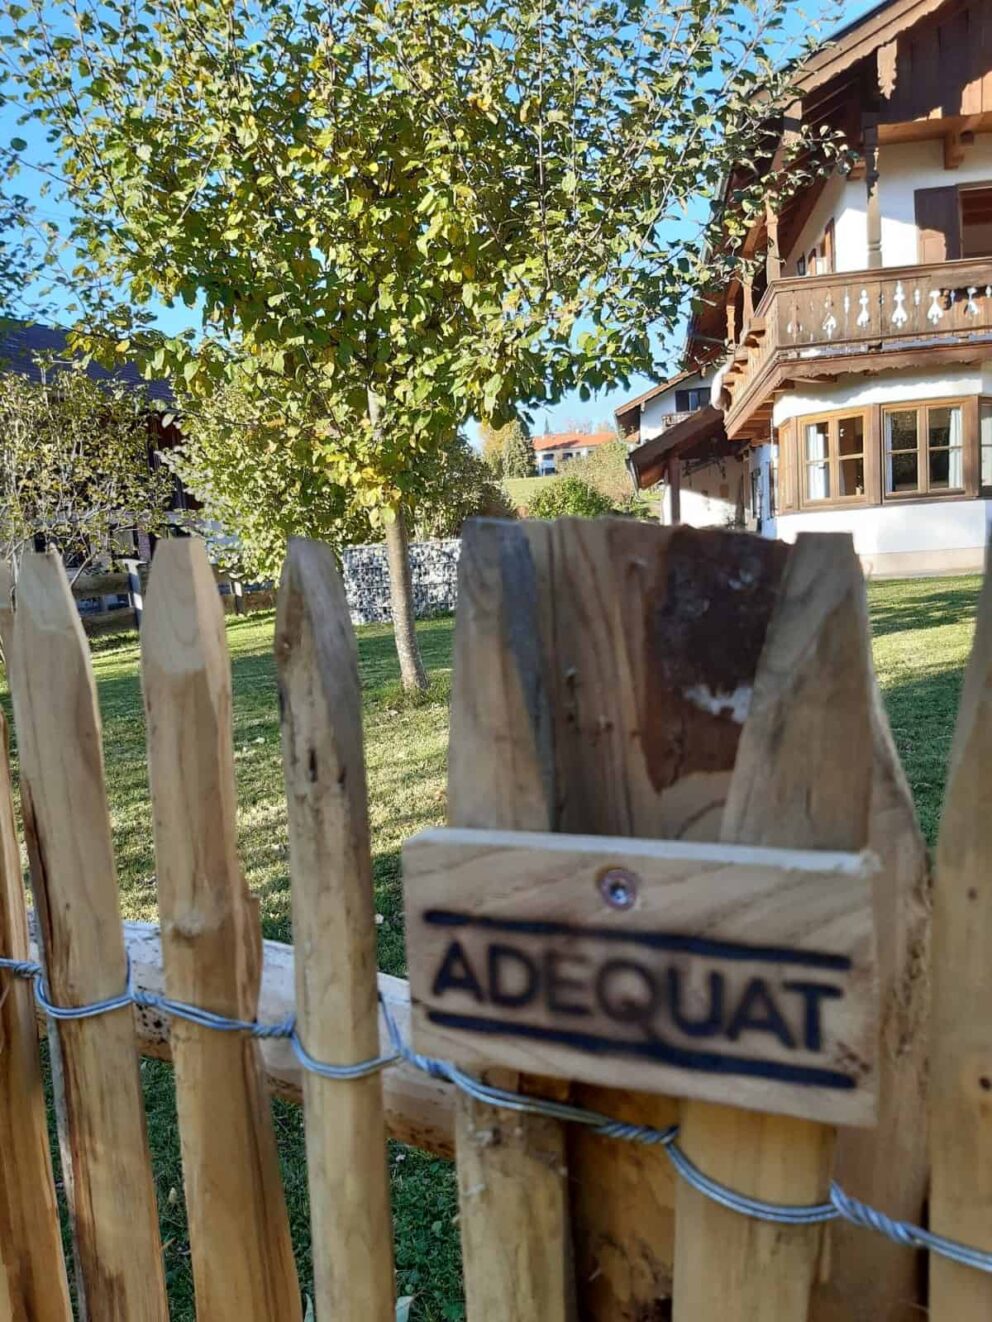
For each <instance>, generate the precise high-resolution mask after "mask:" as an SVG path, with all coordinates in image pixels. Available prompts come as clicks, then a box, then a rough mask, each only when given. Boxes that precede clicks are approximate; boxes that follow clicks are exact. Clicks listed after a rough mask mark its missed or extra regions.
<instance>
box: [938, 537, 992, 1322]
mask: <svg viewBox="0 0 992 1322" xmlns="http://www.w3.org/2000/svg"><path fill="white" fill-rule="evenodd" d="M990 863H992V554H990V556H989V558H988V560H987V562H986V569H985V581H984V584H983V586H982V594H981V598H980V600H979V603H978V619H977V623H976V628H975V641H974V645H973V647H972V652H971V660H970V661H969V663H968V669H967V672H966V674H965V680H964V689H963V692H962V695H961V706H960V709H959V711H958V719H957V726H956V728H955V731H954V742H953V745H952V748H951V761H950V769H949V772H948V778H947V788H946V790H945V792H944V813H943V817H942V819H941V823H940V838H939V841H938V845H937V874H936V883H935V886H934V915H933V1027H932V1033H931V1069H930V1156H931V1164H932V1183H931V1192H930V1226H931V1229H933V1230H934V1231H936V1232H937V1234H939V1235H947V1236H949V1237H950V1238H951V1239H957V1240H961V1241H962V1242H964V1243H965V1244H969V1245H971V1246H972V1247H974V1248H978V1249H985V1250H986V1252H988V1251H992V878H990V876H989V865H990ZM930 1317H931V1319H932V1322H979V1320H981V1322H987V1319H988V1318H989V1317H992V1275H990V1274H989V1273H988V1272H980V1271H975V1270H974V1269H973V1268H971V1267H964V1266H961V1265H959V1264H957V1263H953V1262H949V1261H948V1260H947V1259H946V1258H941V1257H938V1256H937V1255H936V1254H931V1256H930Z"/></svg>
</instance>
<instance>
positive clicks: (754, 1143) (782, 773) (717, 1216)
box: [675, 534, 872, 1322]
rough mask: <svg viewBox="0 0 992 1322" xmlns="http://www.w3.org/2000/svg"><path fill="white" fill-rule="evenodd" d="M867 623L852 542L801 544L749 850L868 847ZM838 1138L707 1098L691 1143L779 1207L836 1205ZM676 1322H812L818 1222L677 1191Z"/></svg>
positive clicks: (739, 835) (750, 776) (772, 681)
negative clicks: (760, 1214)
mask: <svg viewBox="0 0 992 1322" xmlns="http://www.w3.org/2000/svg"><path fill="white" fill-rule="evenodd" d="M870 694H871V680H870V670H869V651H868V623H867V608H866V604H865V593H864V582H863V578H862V574H861V568H860V565H859V562H858V560H857V557H856V556H855V554H854V549H853V546H852V544H851V541H850V539H849V538H848V537H841V536H834V535H830V534H826V535H817V534H812V535H807V536H803V537H800V538H799V540H798V541H797V543H796V546H795V548H794V550H793V552H792V554H791V556H790V559H789V564H788V567H787V569H786V572H785V575H784V578H783V581H782V587H781V591H780V595H779V600H778V603H777V605H776V608H775V611H774V613H773V615H772V619H771V622H770V624H769V628H768V635H767V638H766V641H765V646H764V649H763V651H762V655H761V660H760V662H759V666H758V672H757V675H756V678H755V684H754V694H753V697H752V700H751V708H750V712H749V715H748V718H747V721H746V722H745V725H744V729H743V731H742V733H741V740H740V747H739V749H738V753H737V761H736V764H735V767H734V775H733V779H732V781H731V785H730V792H729V795H728V798H727V804H726V809H725V813H724V822H723V829H722V837H723V839H724V840H726V841H733V842H737V843H741V844H756V845H778V846H786V845H788V846H791V847H794V848H809V849H846V850H857V849H861V848H863V847H864V845H865V843H866V841H867V838H868V808H869V798H870V793H871V776H872V747H871V740H870V738H869V737H867V735H868V731H869V730H870ZM834 1132H835V1131H834V1130H833V1129H831V1128H829V1127H827V1126H824V1125H818V1124H814V1123H813V1122H811V1121H804V1120H797V1119H791V1118H783V1117H781V1116H771V1115H762V1114H760V1113H757V1112H746V1111H741V1110H738V1109H735V1108H732V1107H729V1106H718V1105H714V1104H712V1103H707V1102H695V1101H691V1102H686V1103H685V1104H684V1105H683V1107H682V1120H681V1131H680V1141H681V1144H682V1147H683V1149H684V1151H685V1153H686V1155H687V1156H688V1157H689V1158H690V1159H691V1160H692V1161H693V1162H695V1163H696V1165H697V1166H699V1167H700V1168H701V1169H702V1170H703V1171H705V1172H706V1174H707V1175H709V1176H710V1177H712V1178H713V1179H716V1180H718V1181H720V1182H721V1183H724V1184H727V1185H729V1186H731V1187H732V1188H734V1189H735V1190H737V1191H738V1192H740V1193H743V1194H747V1195H751V1196H752V1197H756V1198H763V1199H767V1200H770V1201H772V1202H783V1203H797V1204H805V1203H816V1202H823V1201H825V1200H826V1199H827V1196H828V1194H829V1185H830V1172H831V1164H832V1159H833V1148H834ZM676 1206H677V1227H676V1238H675V1250H676V1260H675V1320H676V1322H753V1319H755V1318H759V1317H760V1318H761V1319H762V1320H763V1322H805V1319H806V1318H807V1316H808V1314H809V1306H810V1300H811V1295H812V1291H813V1285H814V1281H815V1277H816V1273H817V1267H818V1264H819V1259H820V1253H821V1246H822V1239H823V1228H822V1227H821V1226H800V1227H795V1226H779V1225H772V1224H769V1223H767V1222H762V1221H759V1220H755V1219H752V1218H749V1217H744V1216H740V1215H739V1214H737V1213H734V1212H731V1211H729V1210H728V1209H726V1208H724V1207H722V1206H720V1205H719V1204H717V1203H714V1202H712V1201H711V1200H709V1199H707V1198H706V1197H705V1195H703V1194H701V1193H699V1192H698V1191H697V1190H695V1189H693V1188H692V1187H690V1186H689V1185H688V1184H686V1183H685V1182H680V1184H679V1187H678V1194H677V1205H676Z"/></svg>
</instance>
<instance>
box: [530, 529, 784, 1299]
mask: <svg viewBox="0 0 992 1322" xmlns="http://www.w3.org/2000/svg"><path fill="white" fill-rule="evenodd" d="M524 527H525V528H526V530H527V532H528V536H529V537H530V538H531V539H532V543H533V541H537V542H538V543H539V544H541V545H542V546H543V548H544V549H543V551H542V553H541V556H540V559H539V560H538V564H539V565H540V566H541V567H542V573H541V575H540V578H541V582H542V592H543V603H542V605H543V609H542V616H541V620H542V626H543V628H544V632H545V638H544V645H545V648H546V650H547V654H548V656H549V658H550V662H551V672H552V676H553V682H554V695H553V702H552V711H553V714H554V743H555V777H556V798H555V805H556V813H555V828H556V829H558V830H563V831H574V832H580V833H591V834H597V835H599V834H605V835H633V836H641V837H645V838H673V839H689V840H707V839H709V840H713V839H715V838H716V836H717V834H718V830H719V823H720V819H721V815H722V811H723V802H724V798H725V796H726V791H727V785H728V782H729V777H730V771H731V769H732V767H733V764H734V757H735V754H736V751H737V742H738V738H739V736H740V727H741V722H742V720H743V716H744V713H745V712H746V710H747V706H748V703H749V701H750V693H751V685H752V683H753V679H754V672H755V668H756V666H757V661H758V656H759V654H760V652H761V647H762V644H763V642H764V636H765V628H766V626H767V622H768V617H769V614H770V611H771V608H772V603H773V602H774V599H775V592H776V588H777V585H778V581H779V578H780V576H781V572H782V568H783V566H784V564H785V560H786V557H787V555H788V550H787V548H786V547H784V546H782V545H780V544H777V543H774V542H768V541H762V540H761V539H759V538H752V537H740V536H736V535H734V534H731V533H723V532H715V531H714V532H694V531H693V530H691V529H682V528H679V529H667V528H660V527H658V526H657V525H651V524H646V523H635V522H633V521H630V520H612V519H597V520H589V519H565V520H561V521H559V522H558V523H555V524H549V525H541V524H532V523H527V524H525V525H524ZM575 1097H576V1100H577V1101H579V1102H580V1103H582V1104H584V1105H587V1106H590V1107H592V1108H593V1109H595V1110H598V1111H602V1112H605V1113H608V1114H610V1115H617V1116H619V1117H621V1118H623V1119H626V1120H630V1121H633V1122H640V1123H644V1124H652V1125H656V1126H658V1127H664V1126H666V1125H669V1124H672V1123H673V1122H674V1121H675V1120H677V1118H678V1108H677V1104H676V1103H675V1102H674V1101H673V1100H671V1099H668V1098H663V1097H657V1096H649V1095H647V1094H641V1093H624V1092H621V1091H619V1090H615V1089H604V1088H599V1087H593V1086H589V1085H584V1086H582V1087H580V1088H577V1089H576V1090H575ZM569 1167H570V1172H571V1176H572V1224H573V1235H574V1240H575V1252H576V1277H577V1282H578V1293H579V1299H580V1309H581V1313H582V1315H583V1317H585V1318H588V1319H595V1322H607V1320H608V1322H643V1320H644V1319H654V1318H656V1317H657V1318H661V1317H663V1316H664V1315H665V1309H666V1308H667V1302H666V1301H667V1300H668V1299H669V1298H670V1296H671V1289H672V1261H673V1251H674V1250H673V1236H674V1211H673V1209H674V1200H675V1190H674V1180H673V1175H672V1171H671V1167H670V1166H669V1163H668V1161H667V1159H666V1157H665V1156H664V1154H663V1153H660V1152H658V1151H654V1152H652V1151H650V1150H648V1149H646V1148H642V1147H639V1146H637V1145H636V1144H617V1143H616V1142H613V1141H611V1140H609V1139H602V1138H597V1137H595V1136H593V1135H591V1134H588V1133H585V1132H580V1131H575V1132H572V1133H570V1134H569Z"/></svg>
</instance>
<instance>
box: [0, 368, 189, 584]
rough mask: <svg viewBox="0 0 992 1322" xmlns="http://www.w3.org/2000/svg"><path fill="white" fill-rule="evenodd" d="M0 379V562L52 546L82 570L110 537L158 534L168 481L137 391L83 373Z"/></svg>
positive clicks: (105, 550)
mask: <svg viewBox="0 0 992 1322" xmlns="http://www.w3.org/2000/svg"><path fill="white" fill-rule="evenodd" d="M39 370H40V373H41V379H40V380H39V381H33V380H31V379H29V378H28V377H27V376H24V375H22V374H21V373H17V372H2V373H0V435H2V436H3V445H2V446H0V557H2V558H3V559H5V560H8V561H12V562H14V563H15V564H16V562H17V560H18V559H19V557H20V554H21V552H22V551H23V550H24V548H25V547H27V546H30V545H31V544H32V543H34V542H38V541H40V542H43V543H44V544H45V545H46V546H53V547H55V548H56V549H57V550H58V551H59V552H60V553H61V554H62V555H63V556H64V557H65V558H66V560H67V561H68V562H69V563H70V564H71V565H72V566H73V567H74V568H75V570H76V572H77V573H78V572H80V571H81V570H82V569H83V568H84V567H85V566H86V565H87V564H89V563H90V562H91V561H92V560H93V559H94V558H96V557H98V556H106V557H109V558H112V557H113V556H114V554H115V551H116V544H115V538H116V536H117V534H119V533H121V532H124V531H129V530H131V529H142V530H144V531H147V532H159V531H161V530H162V529H163V527H164V525H165V522H166V511H167V509H168V502H169V496H170V494H171V491H172V477H171V475H170V474H169V472H168V471H167V470H166V469H164V468H161V467H158V468H155V469H153V468H152V466H151V464H150V462H149V459H150V446H149V404H148V402H147V400H146V399H145V397H144V394H143V392H141V391H135V390H134V387H133V386H128V385H124V384H123V383H121V382H115V381H94V380H92V379H91V378H90V377H88V376H87V375H86V373H85V372H84V371H82V370H81V369H78V368H75V367H70V368H62V369H60V370H58V371H52V370H50V369H49V368H48V367H47V366H46V365H45V364H44V363H39Z"/></svg>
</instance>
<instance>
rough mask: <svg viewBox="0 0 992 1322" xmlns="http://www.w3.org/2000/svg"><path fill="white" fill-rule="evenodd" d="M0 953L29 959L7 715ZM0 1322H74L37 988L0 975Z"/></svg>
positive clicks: (0, 761) (0, 762)
mask: <svg viewBox="0 0 992 1322" xmlns="http://www.w3.org/2000/svg"><path fill="white" fill-rule="evenodd" d="M0 954H3V955H4V956H6V957H7V958H9V959H27V958H28V957H29V955H28V924H27V917H26V914H25V907H24V881H23V878H22V876H21V855H20V849H19V847H18V843H17V828H16V826H15V822H14V799H13V793H12V788H11V781H10V763H9V761H8V757H7V723H6V721H5V720H4V717H3V713H2V712H0ZM0 1317H2V1318H4V1319H9V1320H10V1322H14V1320H15V1319H17V1318H30V1319H32V1320H33V1322H71V1318H72V1312H71V1309H70V1307H69V1289H68V1285H67V1282H66V1273H65V1262H64V1260H63V1257H62V1236H61V1233H60V1230H59V1212H58V1206H57V1204H56V1201H55V1184H54V1181H53V1179H52V1162H51V1157H50V1155H49V1150H48V1128H47V1125H46V1123H45V1097H44V1093H43V1092H42V1085H41V1064H40V1061H39V1059H38V1030H37V1027H36V1025H35V1007H34V996H33V994H32V988H31V984H30V983H29V982H25V981H24V980H23V979H19V978H15V977H13V976H12V975H11V974H9V973H0Z"/></svg>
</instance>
